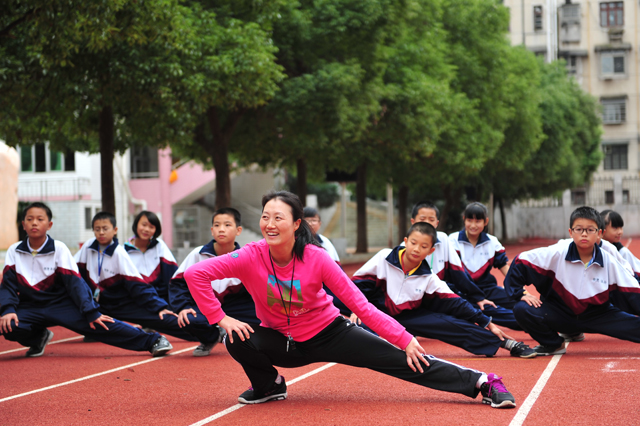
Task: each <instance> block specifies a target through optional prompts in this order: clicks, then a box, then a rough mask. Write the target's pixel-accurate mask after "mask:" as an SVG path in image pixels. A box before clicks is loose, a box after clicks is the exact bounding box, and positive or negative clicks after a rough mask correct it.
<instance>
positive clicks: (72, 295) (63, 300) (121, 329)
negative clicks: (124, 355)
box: [0, 237, 161, 351]
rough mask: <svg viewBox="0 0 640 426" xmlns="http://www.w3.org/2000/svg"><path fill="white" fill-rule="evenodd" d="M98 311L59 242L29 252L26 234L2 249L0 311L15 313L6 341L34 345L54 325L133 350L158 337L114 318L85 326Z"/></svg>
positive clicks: (145, 348)
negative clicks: (16, 318)
mask: <svg viewBox="0 0 640 426" xmlns="http://www.w3.org/2000/svg"><path fill="white" fill-rule="evenodd" d="M99 309H100V307H99V306H98V305H97V304H96V303H95V301H94V300H93V297H92V293H91V289H90V288H89V286H88V285H87V283H86V282H85V281H84V280H83V279H82V277H81V276H80V274H79V272H78V267H77V265H76V263H75V262H74V260H73V256H72V255H71V253H70V252H69V249H68V248H67V246H66V245H64V244H63V243H62V242H60V241H55V240H54V239H53V238H51V237H47V240H46V242H45V243H44V245H43V246H42V247H40V248H38V249H36V250H34V248H33V247H30V246H29V242H28V238H27V239H25V240H24V241H21V242H18V243H15V244H13V245H12V246H11V247H9V249H8V250H7V254H6V257H5V267H4V272H3V278H2V285H0V315H3V316H4V315H6V314H8V313H15V314H17V316H18V324H16V323H13V324H12V331H11V332H8V333H4V337H5V338H6V339H7V340H11V341H16V342H18V343H20V344H21V345H23V346H29V347H33V346H37V345H38V344H39V343H40V342H41V341H42V339H43V334H44V333H47V330H46V329H47V328H48V327H53V326H56V325H59V326H62V327H65V328H68V329H69V330H72V331H74V332H76V333H79V334H82V335H85V336H88V337H90V338H92V339H94V340H97V341H99V342H102V343H107V344H109V345H113V346H117V347H120V348H124V349H130V350H133V351H151V350H152V347H153V345H154V343H156V342H157V341H158V340H159V339H160V338H161V336H160V335H159V334H158V333H145V332H143V331H142V330H140V329H138V328H135V327H132V326H131V325H129V324H126V323H124V322H121V321H118V320H115V322H113V323H111V322H109V323H107V324H108V328H109V329H108V330H105V329H104V328H102V327H100V326H96V327H95V329H94V328H91V327H90V325H89V324H90V323H92V322H93V321H95V320H96V319H98V318H99V317H100V316H101V315H102V312H100V311H99Z"/></svg>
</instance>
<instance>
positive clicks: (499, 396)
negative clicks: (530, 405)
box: [480, 373, 516, 408]
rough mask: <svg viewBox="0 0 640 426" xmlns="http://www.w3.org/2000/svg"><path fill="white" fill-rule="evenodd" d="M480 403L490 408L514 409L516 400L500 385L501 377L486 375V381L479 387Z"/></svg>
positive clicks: (502, 384) (491, 374)
mask: <svg viewBox="0 0 640 426" xmlns="http://www.w3.org/2000/svg"><path fill="white" fill-rule="evenodd" d="M480 393H482V403H483V404H490V405H491V407H492V408H514V407H515V406H516V400H515V398H514V397H513V395H511V393H510V392H509V391H508V390H507V388H506V387H505V386H504V383H502V377H498V376H496V375H495V374H493V373H489V374H488V375H487V381H486V382H484V383H483V384H482V386H480Z"/></svg>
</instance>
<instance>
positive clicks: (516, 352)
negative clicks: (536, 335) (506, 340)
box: [509, 342, 538, 358]
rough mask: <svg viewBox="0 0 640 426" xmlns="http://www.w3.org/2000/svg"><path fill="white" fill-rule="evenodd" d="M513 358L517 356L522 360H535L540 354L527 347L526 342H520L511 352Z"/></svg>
mask: <svg viewBox="0 0 640 426" xmlns="http://www.w3.org/2000/svg"><path fill="white" fill-rule="evenodd" d="M509 352H510V353H511V356H517V357H520V358H535V357H536V356H537V355H538V354H537V353H536V351H534V350H533V349H531V348H530V347H529V345H525V344H524V342H518V343H516V344H515V345H513V347H512V348H511V350H510V351H509Z"/></svg>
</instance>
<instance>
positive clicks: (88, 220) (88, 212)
mask: <svg viewBox="0 0 640 426" xmlns="http://www.w3.org/2000/svg"><path fill="white" fill-rule="evenodd" d="M91 219H93V215H92V214H91V207H85V208H84V229H92V228H91Z"/></svg>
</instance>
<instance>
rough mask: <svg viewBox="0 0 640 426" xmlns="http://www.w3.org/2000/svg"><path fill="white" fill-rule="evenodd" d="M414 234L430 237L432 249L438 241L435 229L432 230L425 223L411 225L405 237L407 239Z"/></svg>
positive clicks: (429, 225)
mask: <svg viewBox="0 0 640 426" xmlns="http://www.w3.org/2000/svg"><path fill="white" fill-rule="evenodd" d="M414 232H419V233H421V234H424V235H428V236H429V237H431V246H432V247H433V245H434V244H435V243H436V241H437V239H438V233H437V232H436V228H434V227H433V225H432V224H430V223H427V222H416V223H414V224H413V225H411V228H409V230H408V231H407V235H406V237H407V238H409V236H410V235H411V234H413V233H414Z"/></svg>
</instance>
